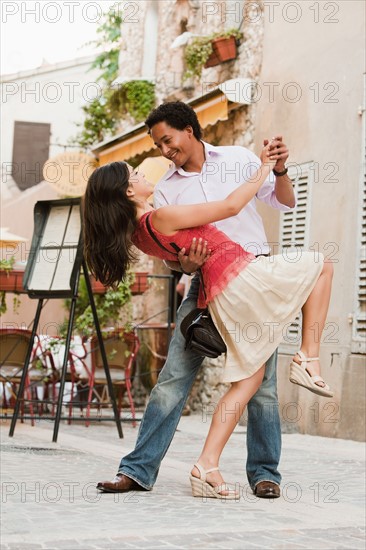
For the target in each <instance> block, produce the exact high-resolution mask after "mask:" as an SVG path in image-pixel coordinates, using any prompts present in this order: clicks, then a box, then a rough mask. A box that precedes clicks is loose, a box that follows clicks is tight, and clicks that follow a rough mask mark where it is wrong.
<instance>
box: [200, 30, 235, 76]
mask: <svg viewBox="0 0 366 550" xmlns="http://www.w3.org/2000/svg"><path fill="white" fill-rule="evenodd" d="M212 49H213V52H212V54H211V55H210V57H209V58H208V60H207V61H206V63H205V68H206V69H207V68H208V67H215V65H219V64H220V63H224V62H225V61H231V60H232V59H235V58H236V56H237V48H236V39H235V37H234V36H230V37H229V38H215V39H214V40H213V41H212Z"/></svg>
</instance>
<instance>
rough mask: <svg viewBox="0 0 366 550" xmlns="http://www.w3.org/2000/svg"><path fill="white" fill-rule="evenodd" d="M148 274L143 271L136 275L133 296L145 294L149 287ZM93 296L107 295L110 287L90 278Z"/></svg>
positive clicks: (132, 289) (132, 290)
mask: <svg viewBox="0 0 366 550" xmlns="http://www.w3.org/2000/svg"><path fill="white" fill-rule="evenodd" d="M148 274H149V273H148V272H147V271H146V272H145V271H141V272H137V273H135V282H134V283H133V285H132V286H131V292H132V294H143V293H144V292H145V291H146V290H147V289H148V287H149V284H148V278H147V276H148ZM90 280H91V284H92V290H93V294H105V293H106V292H107V290H108V287H106V286H104V285H103V283H101V282H100V281H96V280H95V279H94V277H90Z"/></svg>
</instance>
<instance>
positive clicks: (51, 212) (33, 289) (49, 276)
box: [23, 198, 83, 299]
mask: <svg viewBox="0 0 366 550" xmlns="http://www.w3.org/2000/svg"><path fill="white" fill-rule="evenodd" d="M82 260H83V251H82V240H81V214H80V198H77V199H61V200H53V201H38V202H37V203H36V205H35V207H34V233H33V237H32V244H31V251H30V255H29V259H28V262H27V266H26V269H25V273H24V278H23V286H24V289H25V290H26V291H27V292H28V295H29V296H30V297H31V298H38V299H40V298H71V297H72V296H73V291H74V287H75V282H76V278H77V276H78V273H79V271H80V267H81V263H82Z"/></svg>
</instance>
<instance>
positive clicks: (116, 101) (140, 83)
mask: <svg viewBox="0 0 366 550" xmlns="http://www.w3.org/2000/svg"><path fill="white" fill-rule="evenodd" d="M116 7H117V8H118V9H116ZM122 10H123V8H122V3H119V4H118V6H114V9H113V10H110V11H108V12H107V13H105V14H104V16H103V22H102V24H101V25H100V26H99V28H98V29H97V33H98V35H99V38H98V40H95V41H94V42H92V44H94V45H95V46H97V47H98V48H102V49H103V51H102V52H101V53H100V54H99V55H98V56H97V57H96V58H95V60H94V62H93V63H92V65H91V67H90V70H93V69H98V70H100V71H101V74H100V75H99V76H98V78H97V81H98V82H101V83H102V92H101V96H100V97H97V98H95V99H94V100H93V101H91V102H90V103H89V104H88V105H85V106H84V107H83V108H82V109H83V111H84V114H85V119H84V122H83V123H81V124H79V125H78V126H81V127H82V129H81V132H80V133H79V134H78V136H77V137H76V138H75V140H74V141H75V142H76V143H77V144H78V145H80V146H81V147H84V148H87V147H90V146H91V145H93V144H94V143H97V142H99V141H102V140H103V139H105V138H106V137H107V136H108V135H109V134H112V133H113V130H114V129H115V128H116V126H117V124H118V121H119V120H121V119H122V118H123V117H124V116H126V114H127V113H128V114H130V115H131V116H132V117H133V118H134V119H135V122H141V121H142V120H144V119H145V118H146V116H147V115H148V113H149V112H150V111H151V109H152V108H153V107H154V105H155V86H154V84H153V83H152V82H150V81H147V80H131V81H128V82H125V83H123V84H120V85H119V86H118V88H117V89H115V88H114V87H111V86H112V83H113V82H114V80H115V79H116V78H117V76H118V69H119V65H118V61H119V52H120V48H121V43H122V22H123V16H122Z"/></svg>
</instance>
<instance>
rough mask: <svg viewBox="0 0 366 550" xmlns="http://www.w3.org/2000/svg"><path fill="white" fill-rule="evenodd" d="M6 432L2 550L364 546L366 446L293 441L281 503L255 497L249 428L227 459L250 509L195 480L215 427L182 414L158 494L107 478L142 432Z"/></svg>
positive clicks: (75, 427) (111, 428)
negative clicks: (200, 491) (112, 491)
mask: <svg viewBox="0 0 366 550" xmlns="http://www.w3.org/2000/svg"><path fill="white" fill-rule="evenodd" d="M123 427H124V436H125V437H124V439H123V440H119V439H118V436H117V430H116V427H115V425H114V424H113V423H106V422H105V423H100V424H97V425H96V424H94V425H91V426H90V427H88V428H86V427H85V426H84V425H82V424H76V423H74V424H72V425H70V426H68V425H66V424H62V425H61V426H60V433H59V441H58V443H57V444H54V443H52V442H51V440H52V430H53V424H50V423H46V422H41V423H37V425H36V426H35V427H31V426H30V425H29V424H23V425H22V424H20V423H18V425H17V427H16V431H15V435H14V437H13V438H9V437H8V431H9V423H8V422H3V424H2V426H1V448H2V455H1V486H2V497H1V498H2V506H1V520H2V536H1V549H4V550H10V549H18V548H19V549H24V550H27V549H29V550H30V549H33V548H34V549H36V548H39V549H41V548H42V549H56V548H64V549H68V548H69V549H80V550H84V549H85V550H87V549H94V548H106V549H114V548H116V549H117V548H130V549H131V548H132V549H133V548H151V549H155V548H156V549H158V548H159V549H160V548H166V549H169V548H171V549H174V548H182V549H186V548H187V549H189V548H193V549H206V548H207V549H221V548H223V549H236V548H237V549H241V550H243V549H244V550H246V549H251V548H257V549H258V548H261V549H264V548H273V549H291V550H292V549H297V548H299V549H300V548H306V549H310V548H311V549H318V548H319V549H322V548H324V549H329V550H332V549H338V548H339V549H341V548H346V549H352V550H354V549H362V550H363V549H364V548H365V540H364V525H365V519H364V518H365V509H364V487H365V479H364V471H365V469H364V445H363V443H359V442H355V441H344V440H337V439H327V438H321V437H313V436H307V435H299V434H288V435H284V436H283V452H282V460H281V465H280V466H281V468H280V469H281V473H282V475H283V482H282V497H281V498H280V499H276V500H263V499H258V498H256V497H255V496H254V495H253V494H252V492H251V491H250V490H249V487H248V485H247V481H246V477H245V470H244V465H245V454H246V453H245V429H244V428H243V427H240V426H239V427H238V428H237V430H236V431H235V432H234V434H233V436H232V438H231V440H230V441H229V444H228V445H227V447H226V449H225V451H224V454H223V457H222V469H223V472H224V474H225V478H226V479H227V481H228V482H231V483H237V484H238V485H240V491H241V498H240V500H239V501H231V502H229V501H226V502H225V501H219V500H212V499H207V500H202V499H198V498H195V499H194V498H193V497H192V496H191V493H190V486H189V481H188V472H189V469H190V466H191V464H192V463H193V462H194V460H195V459H196V458H197V456H198V453H199V451H200V448H201V445H202V442H203V438H204V435H205V434H206V432H207V428H208V426H207V423H205V422H203V421H202V419H201V418H200V417H199V416H195V415H194V416H189V417H183V418H182V420H181V422H180V424H179V427H178V430H177V433H176V435H175V438H174V440H173V443H172V446H171V448H170V449H169V452H168V454H167V456H166V458H165V460H164V462H163V465H162V468H161V470H160V475H159V478H158V481H157V483H156V485H155V487H154V490H153V491H151V492H136V493H129V494H125V495H107V494H100V493H98V492H97V491H96V489H95V485H96V482H97V481H99V480H103V479H109V478H112V477H113V476H114V474H115V472H116V469H117V466H118V463H119V459H120V457H121V455H122V454H125V453H126V452H128V451H129V450H130V449H132V448H133V444H134V441H135V438H136V435H137V429H136V428H133V427H132V426H131V424H129V423H125V424H124V425H123Z"/></svg>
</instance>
